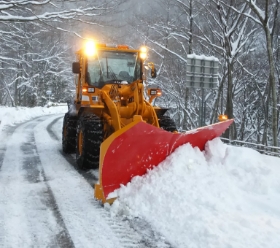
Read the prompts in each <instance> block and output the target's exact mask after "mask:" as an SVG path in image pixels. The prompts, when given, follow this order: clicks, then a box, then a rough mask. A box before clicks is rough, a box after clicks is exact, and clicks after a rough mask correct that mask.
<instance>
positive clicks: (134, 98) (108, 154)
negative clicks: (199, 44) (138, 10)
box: [62, 41, 232, 203]
mask: <svg viewBox="0 0 280 248" xmlns="http://www.w3.org/2000/svg"><path fill="white" fill-rule="evenodd" d="M76 55H77V62H74V63H73V65H72V71H73V73H75V74H76V80H75V84H76V95H75V100H74V103H73V104H70V105H69V110H68V112H67V113H66V114H65V117H64V121H63V129H62V148H63V151H64V152H65V153H73V152H76V161H77V166H78V167H79V168H80V169H90V168H99V182H98V184H96V185H95V197H96V198H97V199H99V200H101V201H102V202H103V203H104V202H112V201H113V200H114V199H113V198H112V199H111V198H110V196H109V194H110V193H112V192H113V191H114V190H115V189H117V188H119V187H120V185H121V184H123V185H125V184H127V183H128V182H129V181H130V180H131V179H132V177H134V176H137V175H139V176H141V175H143V174H145V173H146V171H147V169H151V168H152V167H154V166H157V165H158V164H159V163H160V162H161V161H163V160H164V159H165V158H166V157H167V156H168V155H169V154H170V153H172V152H173V151H174V150H175V149H176V148H177V147H178V146H180V145H182V144H185V143H188V142H190V143H191V144H192V145H193V146H198V147H199V148H200V149H201V150H203V149H204V146H205V143H206V142H207V141H208V140H211V139H213V138H215V137H217V136H220V135H221V134H222V133H223V132H224V130H225V129H226V128H227V127H228V126H229V125H230V124H231V122H232V120H227V121H223V122H221V123H217V124H214V125H211V126H208V127H204V128H200V129H197V130H196V131H191V132H189V133H185V134H180V133H177V129H176V125H175V123H174V121H173V120H172V119H171V118H170V117H169V116H167V115H165V112H166V110H167V109H164V108H159V107H154V106H152V104H151V103H152V101H153V99H155V98H156V97H158V96H160V95H161V90H159V89H145V88H144V84H143V82H144V80H145V78H144V77H145V73H144V70H145V69H144V68H145V67H148V68H150V72H151V77H153V78H154V77H156V70H155V67H154V64H153V63H146V62H145V60H146V57H147V49H146V47H141V48H140V49H139V50H135V49H130V48H129V47H128V46H126V45H116V46H108V45H105V44H95V43H94V42H93V41H89V42H87V44H86V45H85V46H84V47H83V48H82V49H81V50H79V51H78V52H77V53H76ZM144 66H145V67H144ZM145 92H146V93H147V94H146V93H145ZM145 95H147V96H148V99H145Z"/></svg>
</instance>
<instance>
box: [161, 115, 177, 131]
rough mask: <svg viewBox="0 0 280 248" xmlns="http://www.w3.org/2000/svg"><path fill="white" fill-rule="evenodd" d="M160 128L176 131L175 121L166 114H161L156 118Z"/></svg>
mask: <svg viewBox="0 0 280 248" xmlns="http://www.w3.org/2000/svg"><path fill="white" fill-rule="evenodd" d="M158 123H159V126H160V128H162V129H163V130H165V131H168V132H177V128H176V124H175V122H174V121H173V120H172V119H171V118H170V117H169V116H167V115H163V116H161V117H160V118H159V120H158Z"/></svg>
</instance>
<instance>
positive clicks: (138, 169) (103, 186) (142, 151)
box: [95, 120, 233, 203]
mask: <svg viewBox="0 0 280 248" xmlns="http://www.w3.org/2000/svg"><path fill="white" fill-rule="evenodd" d="M232 122H233V120H227V121H224V122H219V123H216V124H213V125H210V126H206V127H202V128H198V129H195V130H191V131H188V132H186V133H170V132H167V131H164V130H162V129H160V128H157V127H154V126H152V125H149V124H146V123H145V122H142V121H138V122H133V123H131V124H129V125H127V126H126V127H124V128H122V129H121V130H119V131H117V132H116V133H114V134H113V135H111V136H110V137H109V138H108V139H107V140H105V141H104V142H103V143H102V145H101V149H100V166H99V184H96V185H95V197H96V198H97V199H99V200H102V202H103V203H105V202H109V203H110V202H113V200H114V199H111V200H110V199H107V198H108V195H109V194H110V193H112V192H113V191H114V190H116V189H118V188H119V187H120V185H121V184H123V185H126V184H127V183H128V182H130V181H131V179H132V178H133V177H134V176H142V175H144V174H145V173H146V172H147V170H148V169H152V168H153V167H154V166H157V165H158V164H159V163H160V162H162V161H163V160H164V159H165V158H166V157H167V156H168V155H170V154H171V153H172V152H173V151H174V150H175V149H176V148H177V147H179V146H181V145H183V144H186V143H190V144H191V145H192V146H193V147H196V146H197V147H198V148H199V149H200V150H204V147H205V144H206V142H207V141H209V140H212V139H214V138H216V137H219V136H220V135H221V134H222V133H223V132H224V131H225V130H226V129H227V128H228V127H229V125H230V124H231V123H232Z"/></svg>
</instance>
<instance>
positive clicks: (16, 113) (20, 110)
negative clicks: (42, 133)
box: [0, 105, 68, 139]
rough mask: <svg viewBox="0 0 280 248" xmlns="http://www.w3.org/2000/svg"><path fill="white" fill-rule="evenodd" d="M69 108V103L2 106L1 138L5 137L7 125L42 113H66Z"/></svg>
mask: <svg viewBox="0 0 280 248" xmlns="http://www.w3.org/2000/svg"><path fill="white" fill-rule="evenodd" d="M67 110H68V107H67V105H65V106H55V107H34V108H26V107H16V108H12V107H3V106H0V139H2V138H3V137H2V134H1V133H2V130H3V128H4V127H5V126H6V125H13V124H16V123H20V122H23V121H26V120H29V119H32V118H35V117H39V116H42V115H49V114H59V113H66V112H67ZM1 137H2V138H1Z"/></svg>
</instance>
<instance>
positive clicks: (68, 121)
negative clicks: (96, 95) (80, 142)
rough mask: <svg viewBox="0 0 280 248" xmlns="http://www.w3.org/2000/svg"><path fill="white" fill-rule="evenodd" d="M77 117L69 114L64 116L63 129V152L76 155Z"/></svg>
mask: <svg viewBox="0 0 280 248" xmlns="http://www.w3.org/2000/svg"><path fill="white" fill-rule="evenodd" d="M76 128H77V117H76V116H71V115H69V113H66V114H65V115H64V119H63V127H62V150H63V152H64V153H74V152H75V148H76Z"/></svg>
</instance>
